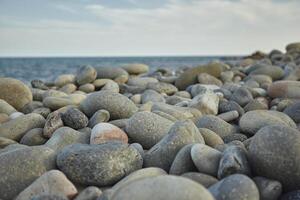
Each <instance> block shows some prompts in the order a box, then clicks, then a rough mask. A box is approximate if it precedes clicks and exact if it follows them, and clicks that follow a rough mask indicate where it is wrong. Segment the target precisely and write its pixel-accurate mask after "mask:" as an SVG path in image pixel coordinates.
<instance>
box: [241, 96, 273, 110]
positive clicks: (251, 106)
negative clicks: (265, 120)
mask: <svg viewBox="0 0 300 200" xmlns="http://www.w3.org/2000/svg"><path fill="white" fill-rule="evenodd" d="M268 109H269V107H268V104H266V103H264V102H262V101H260V100H259V99H253V100H251V101H250V102H249V103H248V104H247V105H246V106H245V107H244V110H245V112H249V111H252V110H268Z"/></svg>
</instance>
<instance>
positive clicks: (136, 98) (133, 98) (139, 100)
mask: <svg viewBox="0 0 300 200" xmlns="http://www.w3.org/2000/svg"><path fill="white" fill-rule="evenodd" d="M130 100H131V101H133V103H135V104H141V103H142V95H141V94H134V95H132V96H131V97H130Z"/></svg>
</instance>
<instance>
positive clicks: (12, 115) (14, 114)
mask: <svg viewBox="0 0 300 200" xmlns="http://www.w3.org/2000/svg"><path fill="white" fill-rule="evenodd" d="M23 115H24V113H21V112H14V113H12V114H10V115H9V119H10V120H12V119H16V118H18V117H20V116H23Z"/></svg>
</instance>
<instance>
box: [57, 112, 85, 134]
mask: <svg viewBox="0 0 300 200" xmlns="http://www.w3.org/2000/svg"><path fill="white" fill-rule="evenodd" d="M61 118H62V121H63V123H64V125H65V126H69V127H71V128H73V129H76V130H78V129H82V128H84V127H86V126H87V125H88V123H89V119H88V118H87V117H86V116H85V114H83V113H82V112H81V111H80V110H78V109H77V108H69V109H68V110H67V111H66V112H64V113H63V114H62V115H61Z"/></svg>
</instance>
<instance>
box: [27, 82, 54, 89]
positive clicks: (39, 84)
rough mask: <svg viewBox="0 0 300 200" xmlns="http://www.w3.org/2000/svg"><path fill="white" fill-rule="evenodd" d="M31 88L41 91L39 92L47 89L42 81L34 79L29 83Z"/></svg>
mask: <svg viewBox="0 0 300 200" xmlns="http://www.w3.org/2000/svg"><path fill="white" fill-rule="evenodd" d="M30 84H31V86H32V87H33V88H37V89H41V90H48V89H49V87H48V86H47V85H46V84H45V83H44V82H43V81H42V80H39V79H34V80H32V81H31V82H30Z"/></svg>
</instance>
